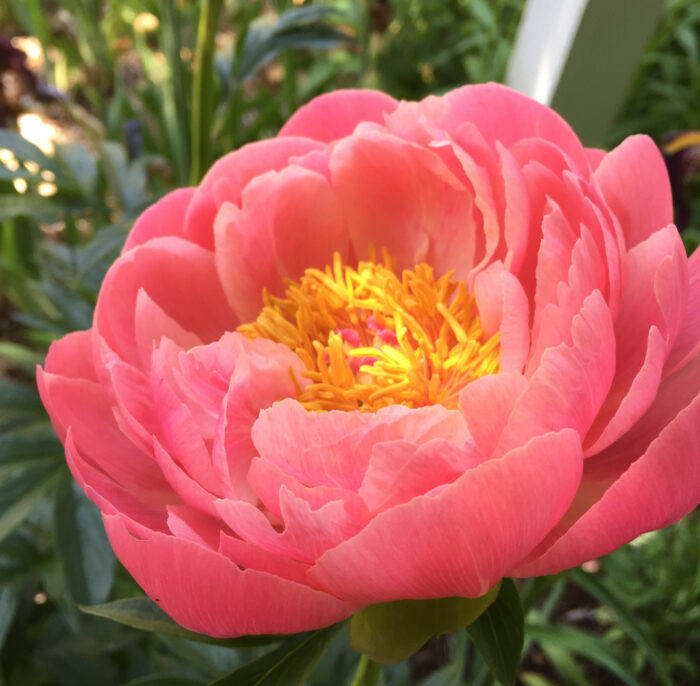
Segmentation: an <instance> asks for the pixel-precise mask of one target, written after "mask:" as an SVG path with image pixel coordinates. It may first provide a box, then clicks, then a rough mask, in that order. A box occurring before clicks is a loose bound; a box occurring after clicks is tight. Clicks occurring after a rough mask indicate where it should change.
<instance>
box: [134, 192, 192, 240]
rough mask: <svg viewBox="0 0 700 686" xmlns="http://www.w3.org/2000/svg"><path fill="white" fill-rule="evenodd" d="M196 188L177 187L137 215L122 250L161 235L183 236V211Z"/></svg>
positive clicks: (185, 209)
mask: <svg viewBox="0 0 700 686" xmlns="http://www.w3.org/2000/svg"><path fill="white" fill-rule="evenodd" d="M196 190H197V189H196V188H178V189H177V190H175V191H172V192H171V193H168V194H167V195H165V196H164V197H162V198H161V199H160V200H158V202H156V203H154V204H153V205H151V206H150V207H149V208H147V209H146V210H144V212H143V213H142V214H141V215H140V216H139V218H138V219H137V220H136V222H135V223H134V226H133V227H132V228H131V231H129V236H128V237H127V239H126V243H125V244H124V249H123V250H122V252H123V253H124V252H127V250H131V249H132V248H134V247H136V246H137V245H141V244H142V243H146V242H147V241H150V240H151V239H153V238H160V237H162V236H177V237H178V238H184V237H185V232H184V228H185V223H184V219H185V213H186V212H187V208H188V207H189V206H190V203H191V202H192V198H193V196H194V194H195V192H196Z"/></svg>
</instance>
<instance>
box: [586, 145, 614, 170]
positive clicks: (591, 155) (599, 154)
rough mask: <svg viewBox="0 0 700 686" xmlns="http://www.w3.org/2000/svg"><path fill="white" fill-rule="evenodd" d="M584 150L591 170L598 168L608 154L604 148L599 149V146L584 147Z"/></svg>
mask: <svg viewBox="0 0 700 686" xmlns="http://www.w3.org/2000/svg"><path fill="white" fill-rule="evenodd" d="M584 152H585V153H586V159H587V160H588V164H589V165H590V167H591V170H592V171H595V170H596V169H598V167H599V166H600V163H601V162H602V161H603V158H604V157H605V156H606V155H607V154H608V153H607V151H606V150H600V149H599V148H586V149H585V150H584Z"/></svg>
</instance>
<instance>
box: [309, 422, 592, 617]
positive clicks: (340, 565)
mask: <svg viewBox="0 0 700 686" xmlns="http://www.w3.org/2000/svg"><path fill="white" fill-rule="evenodd" d="M580 474H581V447H580V443H579V440H578V436H577V435H576V433H575V432H574V431H571V430H564V431H561V432H559V433H556V434H554V433H553V434H548V435H546V436H542V437H538V438H535V439H533V440H532V441H530V442H529V443H528V444H527V445H526V446H524V447H521V448H517V449H516V450H514V451H512V452H511V453H509V454H508V455H506V456H505V457H503V458H502V459H500V460H489V461H487V462H484V463H483V464H481V465H480V466H479V467H476V468H474V469H470V470H468V471H467V472H466V473H465V474H463V475H462V476H461V477H460V478H459V479H458V480H457V481H456V482H455V483H453V484H452V485H450V486H448V487H447V488H445V489H444V490H442V491H441V492H440V493H439V495H437V496H435V497H428V496H419V497H417V498H414V499H413V500H411V501H410V502H408V503H406V504H405V505H399V506H397V507H394V508H392V509H390V510H388V511H386V512H383V513H381V514H379V515H378V516H377V517H375V518H374V519H373V520H372V521H371V522H370V524H368V525H367V526H366V527H365V528H364V529H363V530H362V531H361V532H360V533H359V534H358V535H357V536H355V537H354V538H351V539H350V540H349V541H346V542H345V543H341V544H340V545H339V546H338V547H337V548H334V549H332V550H329V551H328V552H326V553H325V554H324V555H323V556H322V557H321V558H320V559H319V560H318V562H317V563H316V565H314V567H312V569H311V570H310V571H309V578H310V579H312V580H315V581H317V582H318V583H319V584H322V586H323V587H324V588H327V589H328V590H329V591H330V592H332V593H334V594H337V595H339V596H341V597H343V598H348V599H351V600H354V601H357V602H360V603H377V602H385V601H390V600H399V599H404V598H442V597H447V596H462V597H472V598H473V597H477V596H480V595H483V594H484V593H486V591H488V590H489V589H490V588H491V587H492V586H493V585H494V584H495V583H496V582H497V581H498V580H499V579H500V578H502V577H503V576H504V573H505V571H506V569H508V568H509V567H511V566H512V565H513V564H514V562H513V561H514V560H518V559H520V557H521V556H523V555H525V554H526V553H527V552H528V551H529V550H531V549H532V547H533V546H534V545H536V543H537V542H539V541H540V540H541V539H542V538H543V537H544V535H545V534H546V533H547V532H548V531H549V529H551V527H552V526H553V525H554V524H555V523H556V521H557V520H558V519H559V517H561V515H562V514H563V513H564V511H565V510H566V508H567V507H568V506H569V503H570V502H571V499H572V497H573V495H574V494H575V492H576V487H577V486H578V483H579V478H580ZM542 493H547V494H548V497H547V498H543V497H542Z"/></svg>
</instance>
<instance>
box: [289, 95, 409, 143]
mask: <svg viewBox="0 0 700 686" xmlns="http://www.w3.org/2000/svg"><path fill="white" fill-rule="evenodd" d="M397 105H398V102H396V100H394V98H392V97H390V96H388V95H386V93H382V92H381V91H373V90H351V89H348V90H337V91H333V92H332V93H326V94H324V95H319V96H318V97H317V98H314V99H313V100H312V101H311V102H310V103H308V104H307V105H304V106H303V107H301V108H299V109H298V110H297V111H296V112H295V113H294V114H293V115H292V116H291V117H290V119H289V121H287V123H286V124H285V125H284V126H283V127H282V129H281V131H280V132H279V136H306V137H307V138H313V139H315V140H317V141H321V142H323V143H330V142H331V141H334V140H336V139H338V138H343V137H344V136H349V135H350V134H351V133H352V132H353V130H354V129H355V126H357V124H359V123H360V122H363V121H369V122H376V123H378V124H383V123H384V116H385V115H387V114H389V113H390V112H393V111H394V110H395V109H396V107H397Z"/></svg>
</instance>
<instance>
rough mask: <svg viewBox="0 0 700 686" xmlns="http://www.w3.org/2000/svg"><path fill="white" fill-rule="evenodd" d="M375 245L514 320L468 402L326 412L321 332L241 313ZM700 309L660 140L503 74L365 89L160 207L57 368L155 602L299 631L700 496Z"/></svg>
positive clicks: (484, 582)
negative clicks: (427, 90) (317, 375)
mask: <svg viewBox="0 0 700 686" xmlns="http://www.w3.org/2000/svg"><path fill="white" fill-rule="evenodd" d="M371 246H375V247H376V249H377V251H381V250H382V249H386V250H387V251H388V253H389V254H390V255H391V256H392V257H393V258H394V260H395V261H396V266H397V269H398V270H399V273H400V270H402V269H409V270H410V269H413V268H414V267H415V266H416V265H417V264H419V263H427V264H429V265H430V266H431V267H432V268H433V269H434V272H435V275H436V276H440V275H442V274H445V273H447V272H449V271H454V279H455V280H457V281H461V282H463V284H464V288H465V292H466V291H468V293H469V294H470V296H469V297H471V296H473V298H474V300H473V302H474V303H475V308H476V309H475V313H476V314H477V315H478V319H479V320H480V323H481V324H480V325H481V327H482V329H483V332H482V333H483V337H482V338H483V340H486V338H488V337H491V336H493V335H494V334H500V337H497V338H494V339H493V341H497V343H496V344H495V345H497V346H500V347H497V348H496V351H497V352H495V353H494V352H493V350H492V349H490V348H488V347H486V348H484V350H485V351H486V352H484V360H485V362H484V364H485V365H486V364H487V363H488V362H489V360H491V361H493V360H496V361H497V362H498V363H499V366H498V368H497V369H495V368H492V367H488V368H487V366H484V367H483V368H480V369H481V370H482V371H480V372H479V373H478V374H475V375H474V379H473V380H471V381H470V382H468V383H466V382H465V383H464V384H463V386H461V387H459V388H456V389H454V388H453V389H452V392H453V393H454V394H455V395H454V398H458V402H457V401H456V400H455V401H454V402H452V404H450V403H448V402H445V403H444V404H430V403H426V404H425V405H424V406H416V405H415V404H413V405H411V404H410V403H408V404H407V405H403V404H391V403H388V404H387V406H382V407H377V408H375V409H376V411H371V412H367V411H360V410H359V409H356V410H352V411H341V410H333V411H314V410H313V408H310V406H309V405H308V404H305V403H304V402H302V395H301V394H302V393H303V392H306V391H305V389H307V386H308V384H309V383H311V382H310V380H309V378H307V377H308V374H307V373H306V370H307V368H308V364H307V365H306V366H305V362H304V360H303V359H302V357H301V356H300V354H298V352H295V351H294V349H293V348H292V347H290V346H289V345H285V344H284V343H282V342H276V341H275V340H268V338H265V337H257V338H256V337H255V336H249V335H246V336H247V337H246V336H244V335H242V334H241V333H239V332H237V331H236V329H237V327H238V326H239V325H241V324H245V323H250V322H254V321H256V318H257V317H258V315H259V314H260V312H261V309H262V308H263V299H262V292H263V289H267V291H268V292H269V293H271V294H273V295H277V296H282V295H283V293H284V292H285V285H284V279H287V278H289V279H292V280H296V281H298V280H299V279H300V278H301V277H302V275H303V274H304V272H305V270H307V269H308V268H311V267H316V268H319V269H324V268H325V267H326V266H327V265H332V264H333V262H334V253H337V259H338V260H339V261H341V262H342V263H343V264H344V265H349V266H351V267H354V266H356V265H357V264H358V261H363V260H368V259H369V258H370V255H371V254H372V253H371ZM699 305H700V254H699V253H698V252H696V253H695V254H694V255H693V256H692V257H691V258H690V259H688V258H687V257H686V255H685V252H684V250H683V245H682V243H681V240H680V237H679V235H678V232H677V231H676V229H675V227H674V226H673V224H672V207H671V195H670V187H669V182H668V178H667V176H666V171H665V168H664V165H663V161H662V158H661V155H660V154H659V152H658V150H657V149H656V147H655V146H654V144H653V143H652V142H651V140H649V139H648V138H646V137H644V136H635V137H632V138H629V139H627V140H626V141H624V142H623V143H622V144H621V145H620V146H619V147H618V148H616V149H615V150H613V151H612V152H610V153H608V154H605V153H603V152H601V151H598V150H587V149H584V148H583V147H582V146H581V143H580V142H579V140H578V139H577V138H576V136H575V135H574V133H573V132H572V131H571V129H570V128H569V127H568V126H567V125H566V123H565V122H563V121H562V120H561V119H560V118H559V117H558V116H557V115H556V114H555V113H554V112H553V111H551V110H549V109H548V108H546V107H543V106H542V105H539V104H537V103H536V102H534V101H532V100H530V99H528V98H526V97H524V96H522V95H519V94H517V93H515V92H513V91H511V90H509V89H507V88H505V87H502V86H498V85H493V84H490V85H484V86H468V87H465V88H461V89H458V90H456V91H453V92H451V93H448V94H447V95H445V96H444V97H441V98H435V97H431V98H427V99H426V100H424V101H422V102H419V103H410V102H402V103H397V102H395V101H394V100H393V99H391V98H390V97H388V96H386V95H383V94H381V93H377V92H368V91H340V92H336V93H332V94H330V95H326V96H322V97H320V98H317V99H316V100H314V101H313V102H311V103H310V104H309V105H307V106H305V107H303V108H302V109H301V110H299V112H297V113H296V114H295V115H294V116H293V117H292V119H291V120H290V121H289V122H288V123H287V124H286V126H285V127H284V128H283V129H282V131H281V132H280V134H279V136H278V137H277V138H275V139H272V140H267V141H262V142H259V143H253V144H251V145H247V146H245V147H244V148H242V149H241V150H238V151H236V152H234V153H231V154H230V155H227V156H226V157H224V158H223V159H221V160H220V161H219V162H217V163H216V164H215V165H214V166H213V168H212V169H211V171H210V172H209V173H208V174H207V176H206V177H205V178H204V180H203V181H202V183H201V184H200V186H199V187H198V188H190V189H183V190H178V191H175V192H174V193H171V194H170V195H168V196H166V197H165V198H163V199H162V200H160V201H159V202H158V203H156V204H155V205H154V206H153V207H151V208H150V209H148V210H147V211H146V212H144V214H143V215H142V216H141V217H140V219H139V220H138V221H137V222H136V225H135V226H134V228H133V230H132V231H131V234H130V235H129V238H128V241H127V244H126V246H125V248H124V252H123V254H122V256H121V257H120V258H119V259H118V260H117V262H116V263H115V264H114V265H113V266H112V268H111V270H110V271H109V273H108V275H107V277H106V279H105V281H104V284H103V286H102V290H101V293H100V296H99V301H98V304H97V309H96V311H95V319H94V325H93V328H92V329H91V330H90V331H85V332H79V333H74V334H71V335H69V336H66V337H65V338H64V339H63V340H61V341H58V342H57V343H55V344H54V345H53V346H52V348H51V351H50V352H49V356H48V358H47V360H46V367H45V369H44V370H40V371H39V377H38V379H39V387H40V390H41V394H42V398H43V400H44V403H45V405H46V407H47V409H48V410H49V413H50V415H51V418H52V420H53V422H54V425H55V427H56V431H57V432H58V434H59V436H60V437H61V440H62V441H63V442H64V443H65V447H66V455H67V459H68V463H69V465H70V468H71V470H72V472H73V474H74V476H75V478H76V479H77V480H78V482H79V483H80V485H81V487H82V488H83V489H84V490H85V492H86V493H87V495H88V496H89V497H90V498H91V499H92V501H93V502H94V503H96V505H97V506H98V507H99V508H100V509H101V511H102V513H103V517H104V522H105V526H106V529H107V532H108V534H109V537H110V540H111V541H112V545H113V546H114V549H115V551H116V553H117V555H118V557H119V558H120V559H121V561H122V562H123V563H124V565H125V566H126V567H127V569H128V570H129V571H130V572H131V573H132V574H133V576H134V577H135V579H136V580H137V581H138V582H139V584H141V586H143V588H144V589H145V590H146V592H147V593H148V595H149V596H150V597H151V598H154V599H157V602H159V604H160V605H161V606H162V607H163V609H164V610H166V611H167V612H168V613H169V614H170V615H171V616H172V617H173V618H174V619H175V620H176V621H178V622H179V623H181V624H183V625H184V626H186V627H188V628H190V629H193V630H195V631H200V632H204V633H207V634H211V635H214V636H235V635H240V634H249V633H278V632H295V631H300V630H306V629H312V628H315V627H320V626H324V625H327V624H330V623H332V622H335V621H338V620H340V619H342V618H344V617H347V616H349V615H351V614H352V613H354V612H355V611H357V610H358V609H359V608H362V607H364V606H366V605H368V604H372V603H377V602H382V601H388V600H394V599H400V598H434V597H443V596H471V597H473V596H478V595H481V594H483V593H485V592H486V591H487V590H488V589H489V588H491V587H492V586H493V585H494V584H495V583H496V582H497V581H498V580H499V579H500V578H502V577H503V576H529V575H538V574H549V573H554V572H557V571H559V570H562V569H565V568H567V567H571V566H574V565H577V564H580V563H582V562H584V561H585V560H587V559H589V558H592V557H595V556H599V555H604V554H606V553H608V552H610V551H612V550H614V549H616V548H617V547H619V546H620V545H622V544H624V543H626V542H628V541H630V540H632V539H633V538H635V537H636V536H638V535H639V534H641V533H642V532H644V531H648V530H651V529H656V528H659V527H663V526H666V525H668V524H670V523H672V522H674V521H676V520H677V519H679V518H680V517H682V516H683V515H684V514H686V513H688V512H689V511H690V510H692V509H693V508H694V507H695V506H696V505H697V503H698V501H699V500H700V455H699V451H698V447H699V446H700V435H699V432H700V397H699V389H700V357H699V356H698V351H699V349H700V314H699V312H700V308H699ZM375 316H376V317H381V315H380V314H377V313H376V312H375V313H373V315H372V322H371V325H370V326H368V327H366V330H363V332H361V333H362V335H365V333H366V334H367V335H369V336H375V338H374V342H373V343H372V345H374V346H376V348H377V349H379V348H381V349H382V350H388V352H387V355H391V354H393V353H392V346H395V347H394V348H393V349H398V346H399V339H401V336H402V334H400V333H398V329H391V328H387V324H386V322H385V321H379V320H378V319H376V318H375ZM348 326H349V325H348V324H347V323H343V322H338V324H337V326H335V325H333V326H332V327H331V328H330V331H332V332H334V333H333V336H335V337H336V339H337V345H338V346H341V347H340V348H339V349H340V350H341V351H342V350H347V349H348V348H357V349H358V354H357V357H355V358H352V359H353V360H356V361H355V362H353V364H352V365H351V366H350V370H351V371H350V375H351V378H350V381H349V382H348V383H350V384H351V385H352V384H353V383H355V381H353V378H354V377H352V374H356V375H357V379H360V377H361V375H362V374H363V373H364V372H363V371H362V370H369V371H370V372H371V371H372V370H373V369H375V367H373V365H379V364H380V359H379V358H380V354H379V353H378V352H377V353H376V354H374V355H373V354H369V353H367V352H366V351H365V352H362V351H361V350H360V346H359V341H360V337H359V334H358V333H356V331H355V330H354V329H352V328H348ZM464 326H465V327H466V324H465V325H464ZM278 340H281V339H278ZM329 340H330V339H329ZM329 345H330V344H329ZM364 345H367V344H366V343H365V344H364ZM342 346H345V348H343V347H342ZM382 346H384V347H383V348H382ZM312 350H313V349H312ZM329 350H330V348H329V349H328V350H326V352H325V358H324V356H323V355H320V357H319V361H318V365H319V368H320V367H323V366H325V365H327V364H330V365H332V364H333V359H334V358H333V352H332V351H331V352H329ZM489 350H491V352H489ZM370 352H371V351H370ZM341 354H342V353H341ZM351 354H352V353H348V355H351ZM494 355H497V357H494ZM358 359H359V361H357V360H358ZM455 359H456V358H455ZM460 359H462V358H460ZM494 369H495V371H496V373H490V372H492V371H494ZM484 370H486V371H484ZM357 379H355V380H357ZM392 383H393V382H392ZM409 386H410V384H409ZM412 390H415V389H412V387H410V388H409V389H408V391H412ZM408 391H406V392H408ZM426 392H427V391H426ZM431 392H432V391H431ZM392 397H393V396H392ZM397 397H398V396H397ZM426 397H427V396H426ZM364 409H365V410H366V409H367V406H364Z"/></svg>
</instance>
